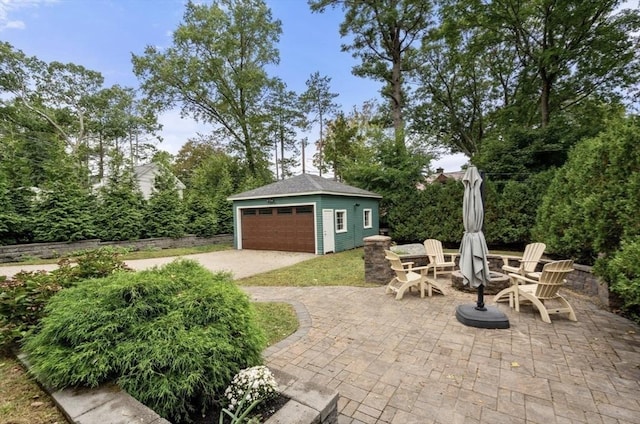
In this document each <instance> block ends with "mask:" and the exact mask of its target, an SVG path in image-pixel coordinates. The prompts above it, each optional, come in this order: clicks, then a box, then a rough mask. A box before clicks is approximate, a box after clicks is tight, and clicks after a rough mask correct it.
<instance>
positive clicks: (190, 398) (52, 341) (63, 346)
mask: <svg viewBox="0 0 640 424" xmlns="http://www.w3.org/2000/svg"><path fill="white" fill-rule="evenodd" d="M46 312H47V316H46V317H45V318H43V320H42V321H41V326H40V329H39V331H38V332H37V333H36V334H33V335H31V336H29V337H28V338H27V342H26V344H25V346H24V350H25V352H26V353H27V354H28V355H29V360H30V361H31V363H32V364H33V370H34V372H35V373H36V375H37V376H38V377H39V378H40V379H41V380H42V381H43V382H45V383H46V384H48V385H50V386H52V387H54V388H62V387H68V386H76V385H83V386H91V387H95V386H97V385H99V384H101V383H104V382H108V381H115V382H117V383H118V384H119V385H120V386H121V387H122V388H123V389H124V390H126V391H127V392H128V393H130V394H131V395H132V396H134V397H136V398H137V399H138V400H140V401H141V402H143V403H145V404H146V405H148V406H149V407H150V408H152V409H154V410H155V411H156V412H158V413H159V414H160V415H162V416H164V417H165V418H167V419H170V420H176V421H177V420H180V419H185V418H186V417H187V415H188V414H189V413H190V412H192V411H194V410H199V408H205V407H209V406H211V405H212V404H213V402H214V399H216V398H219V397H220V396H221V394H222V393H223V391H224V389H225V388H226V386H227V385H228V384H229V382H230V381H231V379H232V378H233V376H234V375H235V374H236V373H237V372H238V371H239V370H240V369H243V368H247V367H250V366H254V365H257V364H260V363H261V351H262V349H263V348H264V346H265V339H264V336H263V334H262V332H261V330H260V329H259V328H258V327H257V324H256V321H255V317H254V310H253V307H252V305H251V304H250V302H249V299H248V297H247V296H246V295H245V294H244V293H242V291H241V290H240V289H239V288H238V287H237V286H236V285H235V284H234V283H233V282H232V280H231V278H230V276H229V275H228V274H212V273H211V272H209V271H207V270H206V269H204V268H203V267H201V266H200V265H198V264H197V263H196V262H193V261H186V260H182V261H176V262H173V263H171V264H168V265H166V266H164V267H162V268H158V269H152V270H148V271H141V272H138V273H133V274H125V273H115V274H113V275H111V276H109V277H107V278H105V279H98V280H90V281H87V282H85V283H83V284H80V285H77V286H76V287H73V288H70V289H67V290H63V291H61V292H60V293H59V294H58V295H57V296H55V297H54V298H53V299H51V301H50V303H49V304H48V305H47V308H46Z"/></svg>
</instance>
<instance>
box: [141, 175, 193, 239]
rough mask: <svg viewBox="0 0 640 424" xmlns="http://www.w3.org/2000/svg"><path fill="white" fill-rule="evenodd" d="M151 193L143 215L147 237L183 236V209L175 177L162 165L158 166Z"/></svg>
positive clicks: (184, 222) (184, 220) (184, 218)
mask: <svg viewBox="0 0 640 424" xmlns="http://www.w3.org/2000/svg"><path fill="white" fill-rule="evenodd" d="M159 168H160V172H159V173H158V175H156V178H155V181H154V187H153V192H152V193H151V197H150V198H149V201H148V203H147V208H146V213H145V234H146V236H147V237H174V238H177V237H182V236H184V234H185V228H186V215H185V209H184V205H183V202H182V199H181V198H180V194H179V192H178V189H177V187H176V177H175V176H174V175H173V174H172V173H171V171H169V169H168V168H167V167H165V166H164V165H159Z"/></svg>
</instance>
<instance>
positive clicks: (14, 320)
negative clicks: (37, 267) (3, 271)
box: [0, 271, 62, 348]
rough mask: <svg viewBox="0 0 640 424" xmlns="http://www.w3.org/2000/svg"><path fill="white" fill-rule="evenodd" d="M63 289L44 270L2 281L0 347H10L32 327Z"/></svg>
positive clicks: (17, 275)
mask: <svg viewBox="0 0 640 424" xmlns="http://www.w3.org/2000/svg"><path fill="white" fill-rule="evenodd" d="M60 289H62V286H61V285H60V284H59V283H58V282H57V281H56V278H55V277H53V276H52V275H51V274H48V273H47V272H45V271H37V272H21V273H19V274H16V275H15V276H14V277H13V279H12V280H6V279H5V280H3V281H2V282H0V347H2V348H10V347H11V346H13V344H14V343H15V342H17V341H18V340H20V339H21V338H22V337H23V336H24V335H25V334H26V333H27V331H29V330H30V329H31V328H33V327H34V326H35V325H36V324H38V322H39V321H40V319H41V318H42V316H43V314H44V307H45V305H46V304H47V302H48V301H49V299H50V298H51V297H52V296H53V295H54V294H56V293H57V292H58V291H59V290H60Z"/></svg>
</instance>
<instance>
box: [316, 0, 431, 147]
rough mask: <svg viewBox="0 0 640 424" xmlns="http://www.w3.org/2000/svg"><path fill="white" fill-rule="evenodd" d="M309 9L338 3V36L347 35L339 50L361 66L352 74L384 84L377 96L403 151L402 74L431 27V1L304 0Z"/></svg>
mask: <svg viewBox="0 0 640 424" xmlns="http://www.w3.org/2000/svg"><path fill="white" fill-rule="evenodd" d="M309 4H310V6H311V10H312V11H314V12H323V11H324V10H325V9H326V8H327V7H336V6H339V5H341V6H342V9H343V10H344V11H345V18H344V21H343V22H342V24H341V25H340V35H342V36H343V37H345V36H348V35H352V37H353V38H352V41H351V43H350V44H343V46H342V49H343V51H350V52H352V54H353V56H354V57H356V58H359V59H360V60H361V61H362V62H361V64H360V65H358V66H355V67H354V68H353V73H354V74H355V75H358V76H361V77H367V78H373V79H375V80H378V81H382V83H384V84H385V86H384V88H383V90H382V94H383V96H385V97H387V98H388V99H389V100H390V103H391V111H392V115H393V126H394V129H395V138H396V143H397V144H398V146H400V147H401V148H404V117H403V109H404V106H405V104H406V99H405V96H406V87H405V78H404V74H405V73H406V72H408V71H411V70H413V69H414V68H415V67H416V63H415V61H414V54H415V49H416V47H417V44H418V43H420V42H421V40H422V38H423V37H425V36H426V34H427V31H428V30H429V28H430V26H431V24H432V22H431V21H432V9H433V8H432V2H431V1H428V0H309Z"/></svg>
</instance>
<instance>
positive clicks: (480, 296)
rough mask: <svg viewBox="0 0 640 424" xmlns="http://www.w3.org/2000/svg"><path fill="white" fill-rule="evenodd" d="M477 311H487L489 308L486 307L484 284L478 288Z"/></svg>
mask: <svg viewBox="0 0 640 424" xmlns="http://www.w3.org/2000/svg"><path fill="white" fill-rule="evenodd" d="M476 310H477V311H486V310H487V308H485V307H484V284H480V285H479V286H478V302H477V304H476Z"/></svg>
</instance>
